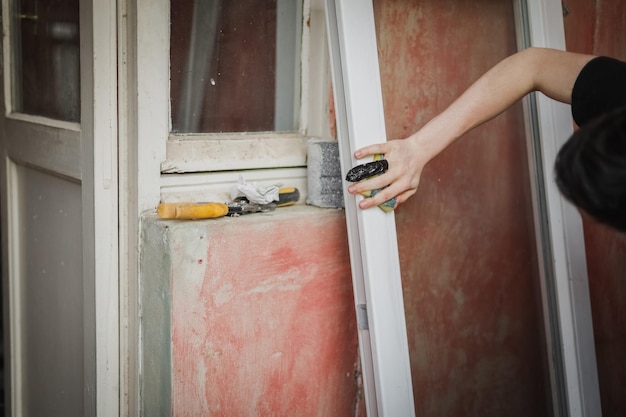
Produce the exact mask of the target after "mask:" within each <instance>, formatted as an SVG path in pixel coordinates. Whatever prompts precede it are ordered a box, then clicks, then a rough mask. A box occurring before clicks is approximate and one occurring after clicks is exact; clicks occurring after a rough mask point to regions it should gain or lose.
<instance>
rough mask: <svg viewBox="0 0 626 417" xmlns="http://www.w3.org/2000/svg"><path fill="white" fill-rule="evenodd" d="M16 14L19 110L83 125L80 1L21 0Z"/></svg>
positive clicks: (16, 100)
mask: <svg viewBox="0 0 626 417" xmlns="http://www.w3.org/2000/svg"><path fill="white" fill-rule="evenodd" d="M14 10H15V14H14V19H13V22H14V23H13V31H12V35H13V48H14V56H13V57H14V71H13V72H14V79H15V82H14V86H13V87H14V88H13V109H14V111H16V112H20V113H27V114H32V115H38V116H45V117H50V118H53V119H58V120H65V121H71V122H78V121H80V36H79V32H80V31H79V12H78V0H51V1H40V0H18V1H16V4H15V8H14Z"/></svg>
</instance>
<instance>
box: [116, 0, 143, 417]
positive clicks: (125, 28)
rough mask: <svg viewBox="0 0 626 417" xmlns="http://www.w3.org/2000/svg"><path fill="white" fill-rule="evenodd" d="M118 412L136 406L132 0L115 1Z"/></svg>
mask: <svg viewBox="0 0 626 417" xmlns="http://www.w3.org/2000/svg"><path fill="white" fill-rule="evenodd" d="M117 8H118V11H117V18H118V32H117V35H118V41H117V45H118V83H117V93H118V112H117V114H118V149H119V152H118V185H119V190H120V192H119V194H118V199H119V204H118V205H119V211H118V212H119V236H120V239H119V286H120V382H119V383H120V387H119V390H120V413H119V415H120V417H134V416H139V415H140V410H139V378H140V365H139V363H140V361H139V302H138V300H139V235H140V220H139V219H140V215H141V213H140V212H139V211H138V208H137V196H138V192H139V188H140V187H139V186H138V184H139V181H138V175H139V171H138V152H137V135H136V133H137V93H136V92H137V73H136V64H137V61H136V54H135V51H136V49H137V44H136V41H137V37H136V35H137V34H136V32H135V28H136V25H135V22H136V18H137V10H136V1H134V0H118V1H117Z"/></svg>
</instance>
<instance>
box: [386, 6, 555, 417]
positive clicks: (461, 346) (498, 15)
mask: <svg viewBox="0 0 626 417" xmlns="http://www.w3.org/2000/svg"><path fill="white" fill-rule="evenodd" d="M513 3H514V2H513V1H502V0H485V1H481V2H480V6H477V4H476V3H475V2H471V1H464V0H420V1H412V2H401V1H395V2H389V1H384V0H376V1H374V7H375V18H376V25H377V33H378V41H379V42H378V48H379V60H380V69H381V80H382V89H383V100H384V108H385V116H386V117H385V119H386V126H387V134H388V136H389V138H403V137H407V136H409V135H410V134H411V133H413V132H414V131H416V130H418V129H419V128H420V127H422V126H423V125H424V124H426V123H427V122H428V121H429V120H430V119H431V118H432V117H434V116H436V115H437V114H438V113H439V112H441V111H442V110H444V109H445V108H446V107H447V106H448V105H450V104H451V103H452V101H453V100H454V99H455V98H456V97H458V96H459V95H460V94H461V93H462V92H463V91H464V90H465V89H467V88H468V87H469V86H470V85H471V83H472V82H474V81H475V80H476V79H477V78H478V77H479V76H480V75H482V74H483V73H485V72H486V71H487V70H489V68H491V67H492V66H493V65H495V64H496V63H497V62H498V61H500V60H502V59H503V58H505V57H506V56H509V55H511V54H513V53H514V52H516V51H517V45H516V34H515V20H514V9H513ZM485 99H487V100H488V99H489V97H487V98H485ZM531 195H532V194H531V189H530V173H529V169H528V162H527V151H526V140H525V124H524V114H523V108H522V105H521V103H517V104H516V105H515V106H513V108H511V109H509V110H508V111H506V112H504V113H503V114H501V115H500V116H499V117H498V118H496V119H495V120H492V121H490V122H488V123H487V124H485V125H483V126H480V127H478V128H476V129H475V130H473V131H472V132H470V133H468V134H467V135H465V136H464V137H463V138H461V139H460V140H459V141H457V142H456V143H455V144H454V145H452V146H450V147H449V148H447V149H446V150H445V151H444V152H443V153H441V154H440V155H439V156H437V157H436V158H435V159H433V160H432V161H431V162H430V163H429V164H428V165H427V166H426V168H425V169H424V172H423V173H422V176H421V180H420V185H419V189H418V191H417V193H416V194H415V195H414V196H413V197H412V198H411V199H410V200H409V201H408V202H407V203H405V204H404V205H403V206H401V207H400V208H399V209H398V210H396V223H397V229H398V248H399V255H400V263H401V270H402V280H403V288H404V303H405V310H406V322H407V333H408V340H409V349H410V359H411V371H412V377H413V389H414V398H415V408H416V415H418V416H429V417H444V416H445V417H447V416H483V417H491V416H492V417H500V416H509V417H525V416H549V415H552V398H551V390H550V378H549V367H548V360H549V359H548V355H547V351H548V350H547V347H546V345H547V343H546V336H545V331H544V320H543V314H542V301H541V284H540V282H541V281H540V274H539V264H538V259H537V255H536V253H537V252H536V245H535V236H534V226H533V207H532V198H531Z"/></svg>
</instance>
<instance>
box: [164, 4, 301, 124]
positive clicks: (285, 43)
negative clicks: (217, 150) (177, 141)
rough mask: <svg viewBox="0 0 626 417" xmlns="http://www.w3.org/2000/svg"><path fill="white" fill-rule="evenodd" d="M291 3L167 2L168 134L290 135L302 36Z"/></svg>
mask: <svg viewBox="0 0 626 417" xmlns="http://www.w3.org/2000/svg"><path fill="white" fill-rule="evenodd" d="M296 3H297V2H294V1H293V0H268V1H258V0H238V1H221V0H195V1H194V0H187V1H172V2H171V44H170V47H171V51H170V65H171V92H170V96H171V112H172V130H173V131H174V132H185V133H193V132H203V133H210V132H261V131H283V132H285V131H294V130H296V115H297V114H298V112H297V106H298V102H299V84H298V85H297V84H296V82H299V80H300V77H299V71H300V69H299V64H298V62H299V59H297V57H298V56H299V54H298V53H297V52H298V51H299V44H300V41H299V39H300V32H301V29H300V28H301V25H300V23H299V22H300V20H301V14H300V12H299V10H300V7H298V6H296Z"/></svg>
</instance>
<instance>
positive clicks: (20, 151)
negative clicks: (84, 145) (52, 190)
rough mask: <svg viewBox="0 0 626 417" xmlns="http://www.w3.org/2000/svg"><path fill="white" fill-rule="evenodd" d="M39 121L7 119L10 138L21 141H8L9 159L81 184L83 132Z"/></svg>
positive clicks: (30, 118)
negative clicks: (81, 137) (81, 138)
mask: <svg viewBox="0 0 626 417" xmlns="http://www.w3.org/2000/svg"><path fill="white" fill-rule="evenodd" d="M39 119H41V118H36V117H20V118H14V117H11V118H7V119H6V121H5V129H6V132H7V136H9V137H20V138H21V139H20V140H19V141H18V140H12V141H7V152H8V154H9V156H10V157H11V158H13V159H14V160H16V161H20V162H22V163H25V164H32V165H36V166H38V167H40V168H43V169H47V170H49V171H50V172H54V173H57V174H59V175H62V176H64V177H68V178H72V179H75V180H77V181H80V180H81V178H82V173H81V165H82V164H81V150H80V149H81V146H80V130H75V129H71V130H68V129H65V128H61V127H52V126H50V125H47V124H40V123H38V120H39ZM71 126H74V124H73V123H72V124H71Z"/></svg>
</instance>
